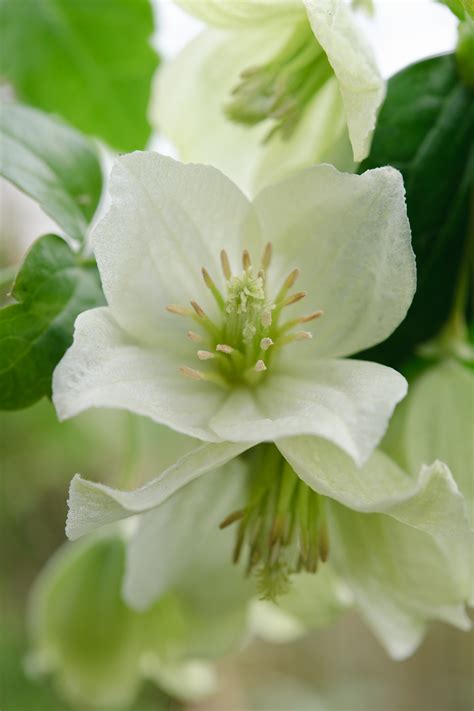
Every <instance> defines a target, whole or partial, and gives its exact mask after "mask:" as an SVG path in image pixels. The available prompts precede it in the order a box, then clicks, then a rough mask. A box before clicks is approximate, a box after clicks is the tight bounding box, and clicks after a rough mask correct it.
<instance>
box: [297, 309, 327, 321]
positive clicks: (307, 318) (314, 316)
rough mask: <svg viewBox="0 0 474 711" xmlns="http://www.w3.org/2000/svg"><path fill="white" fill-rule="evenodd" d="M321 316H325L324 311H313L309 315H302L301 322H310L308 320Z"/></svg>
mask: <svg viewBox="0 0 474 711" xmlns="http://www.w3.org/2000/svg"><path fill="white" fill-rule="evenodd" d="M321 316H324V311H313V313H312V314H308V315H307V316H301V318H300V319H299V322H300V323H308V321H314V320H315V319H317V318H321Z"/></svg>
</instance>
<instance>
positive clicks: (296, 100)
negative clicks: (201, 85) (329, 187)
mask: <svg viewBox="0 0 474 711" xmlns="http://www.w3.org/2000/svg"><path fill="white" fill-rule="evenodd" d="M331 74H332V69H331V66H330V64H329V62H328V60H327V57H326V54H325V53H324V51H323V50H322V48H321V46H320V45H319V43H318V42H317V40H316V39H315V37H314V34H313V32H312V30H311V27H310V24H309V22H308V20H307V19H304V20H302V21H301V22H299V23H298V25H297V26H296V27H295V30H294V32H293V33H292V35H291V37H290V39H289V40H288V42H287V43H286V44H285V45H284V46H283V47H282V48H281V49H280V50H279V52H278V53H277V54H276V55H275V57H273V59H271V60H270V61H269V62H268V63H267V64H265V65H262V66H257V67H250V68H248V69H246V70H245V71H243V72H242V74H241V75H240V78H241V81H240V83H239V84H238V85H237V86H236V87H235V88H234V90H233V92H232V96H233V98H232V100H231V101H230V102H229V103H228V104H227V105H226V106H225V107H224V109H225V112H226V114H227V115H228V116H229V118H231V119H232V120H233V121H236V122H238V123H243V124H246V125H250V126H253V125H255V124H257V123H260V122H261V121H265V120H267V119H271V120H273V121H274V126H273V127H272V128H271V129H270V131H269V133H268V134H267V136H266V139H265V140H269V139H270V138H271V137H272V136H273V135H274V134H275V133H277V132H278V133H280V135H281V136H282V138H284V139H287V138H289V137H290V136H291V134H292V133H293V131H294V130H295V128H296V126H297V124H298V121H299V120H300V118H301V116H302V114H303V112H304V110H305V108H306V106H307V105H308V103H309V102H310V101H311V99H312V98H313V97H314V95H315V94H316V93H317V91H318V90H319V89H320V88H321V87H322V86H323V84H324V83H325V82H326V81H327V80H328V79H329V77H330V76H331Z"/></svg>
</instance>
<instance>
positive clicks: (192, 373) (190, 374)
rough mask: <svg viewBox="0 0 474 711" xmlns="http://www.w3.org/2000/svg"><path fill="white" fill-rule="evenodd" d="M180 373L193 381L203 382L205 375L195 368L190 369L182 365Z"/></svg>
mask: <svg viewBox="0 0 474 711" xmlns="http://www.w3.org/2000/svg"><path fill="white" fill-rule="evenodd" d="M179 372H180V373H181V375H184V377H185V378H190V379H191V380H202V379H203V378H204V374H203V373H201V372H200V371H199V370H195V369H194V368H188V366H187V365H182V366H181V368H180V369H179Z"/></svg>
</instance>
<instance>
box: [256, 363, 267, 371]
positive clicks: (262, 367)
mask: <svg viewBox="0 0 474 711" xmlns="http://www.w3.org/2000/svg"><path fill="white" fill-rule="evenodd" d="M266 369H267V366H266V365H265V363H264V362H263V360H257V362H256V363H255V365H254V370H255V372H257V373H262V372H263V371H264V370H266Z"/></svg>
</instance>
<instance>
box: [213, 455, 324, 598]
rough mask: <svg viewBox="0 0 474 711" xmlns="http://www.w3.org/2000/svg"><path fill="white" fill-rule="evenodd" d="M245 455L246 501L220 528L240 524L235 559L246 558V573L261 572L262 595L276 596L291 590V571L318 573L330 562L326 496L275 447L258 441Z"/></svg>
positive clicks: (258, 573) (236, 560)
mask: <svg viewBox="0 0 474 711" xmlns="http://www.w3.org/2000/svg"><path fill="white" fill-rule="evenodd" d="M246 456H247V459H248V460H249V464H250V477H249V480H250V490H249V495H248V501H247V504H246V506H245V508H244V509H242V510H240V511H234V512H233V513H231V514H230V515H229V516H228V517H227V518H226V519H225V520H224V521H222V523H221V528H225V527H226V526H229V525H230V524H232V523H234V522H236V521H238V522H239V523H238V529H237V535H236V543H235V548H234V556H233V559H234V562H235V563H236V562H238V561H239V560H240V559H242V558H244V559H245V560H246V571H247V574H250V573H255V574H256V575H257V578H258V587H259V592H260V595H261V596H262V597H263V598H268V599H271V600H274V599H275V598H277V597H278V596H280V595H282V594H284V593H285V592H287V591H288V589H289V585H290V580H289V576H290V575H292V574H294V573H299V572H301V571H303V570H304V571H306V572H308V573H315V572H316V571H317V569H318V565H319V563H320V562H324V561H326V560H327V558H328V555H329V539H328V532H327V525H326V515H325V499H324V497H323V496H320V495H319V494H317V493H316V492H315V491H313V490H312V489H310V488H309V487H308V486H307V485H306V484H305V483H304V482H303V481H301V479H299V477H297V475H296V474H295V473H294V471H293V469H292V468H291V466H290V465H289V464H288V462H287V461H286V460H285V459H284V458H283V457H282V455H281V454H280V452H279V451H278V449H277V448H276V447H275V445H273V444H261V445H258V446H257V447H254V448H253V449H252V450H250V452H249V453H248V454H247V455H246Z"/></svg>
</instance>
